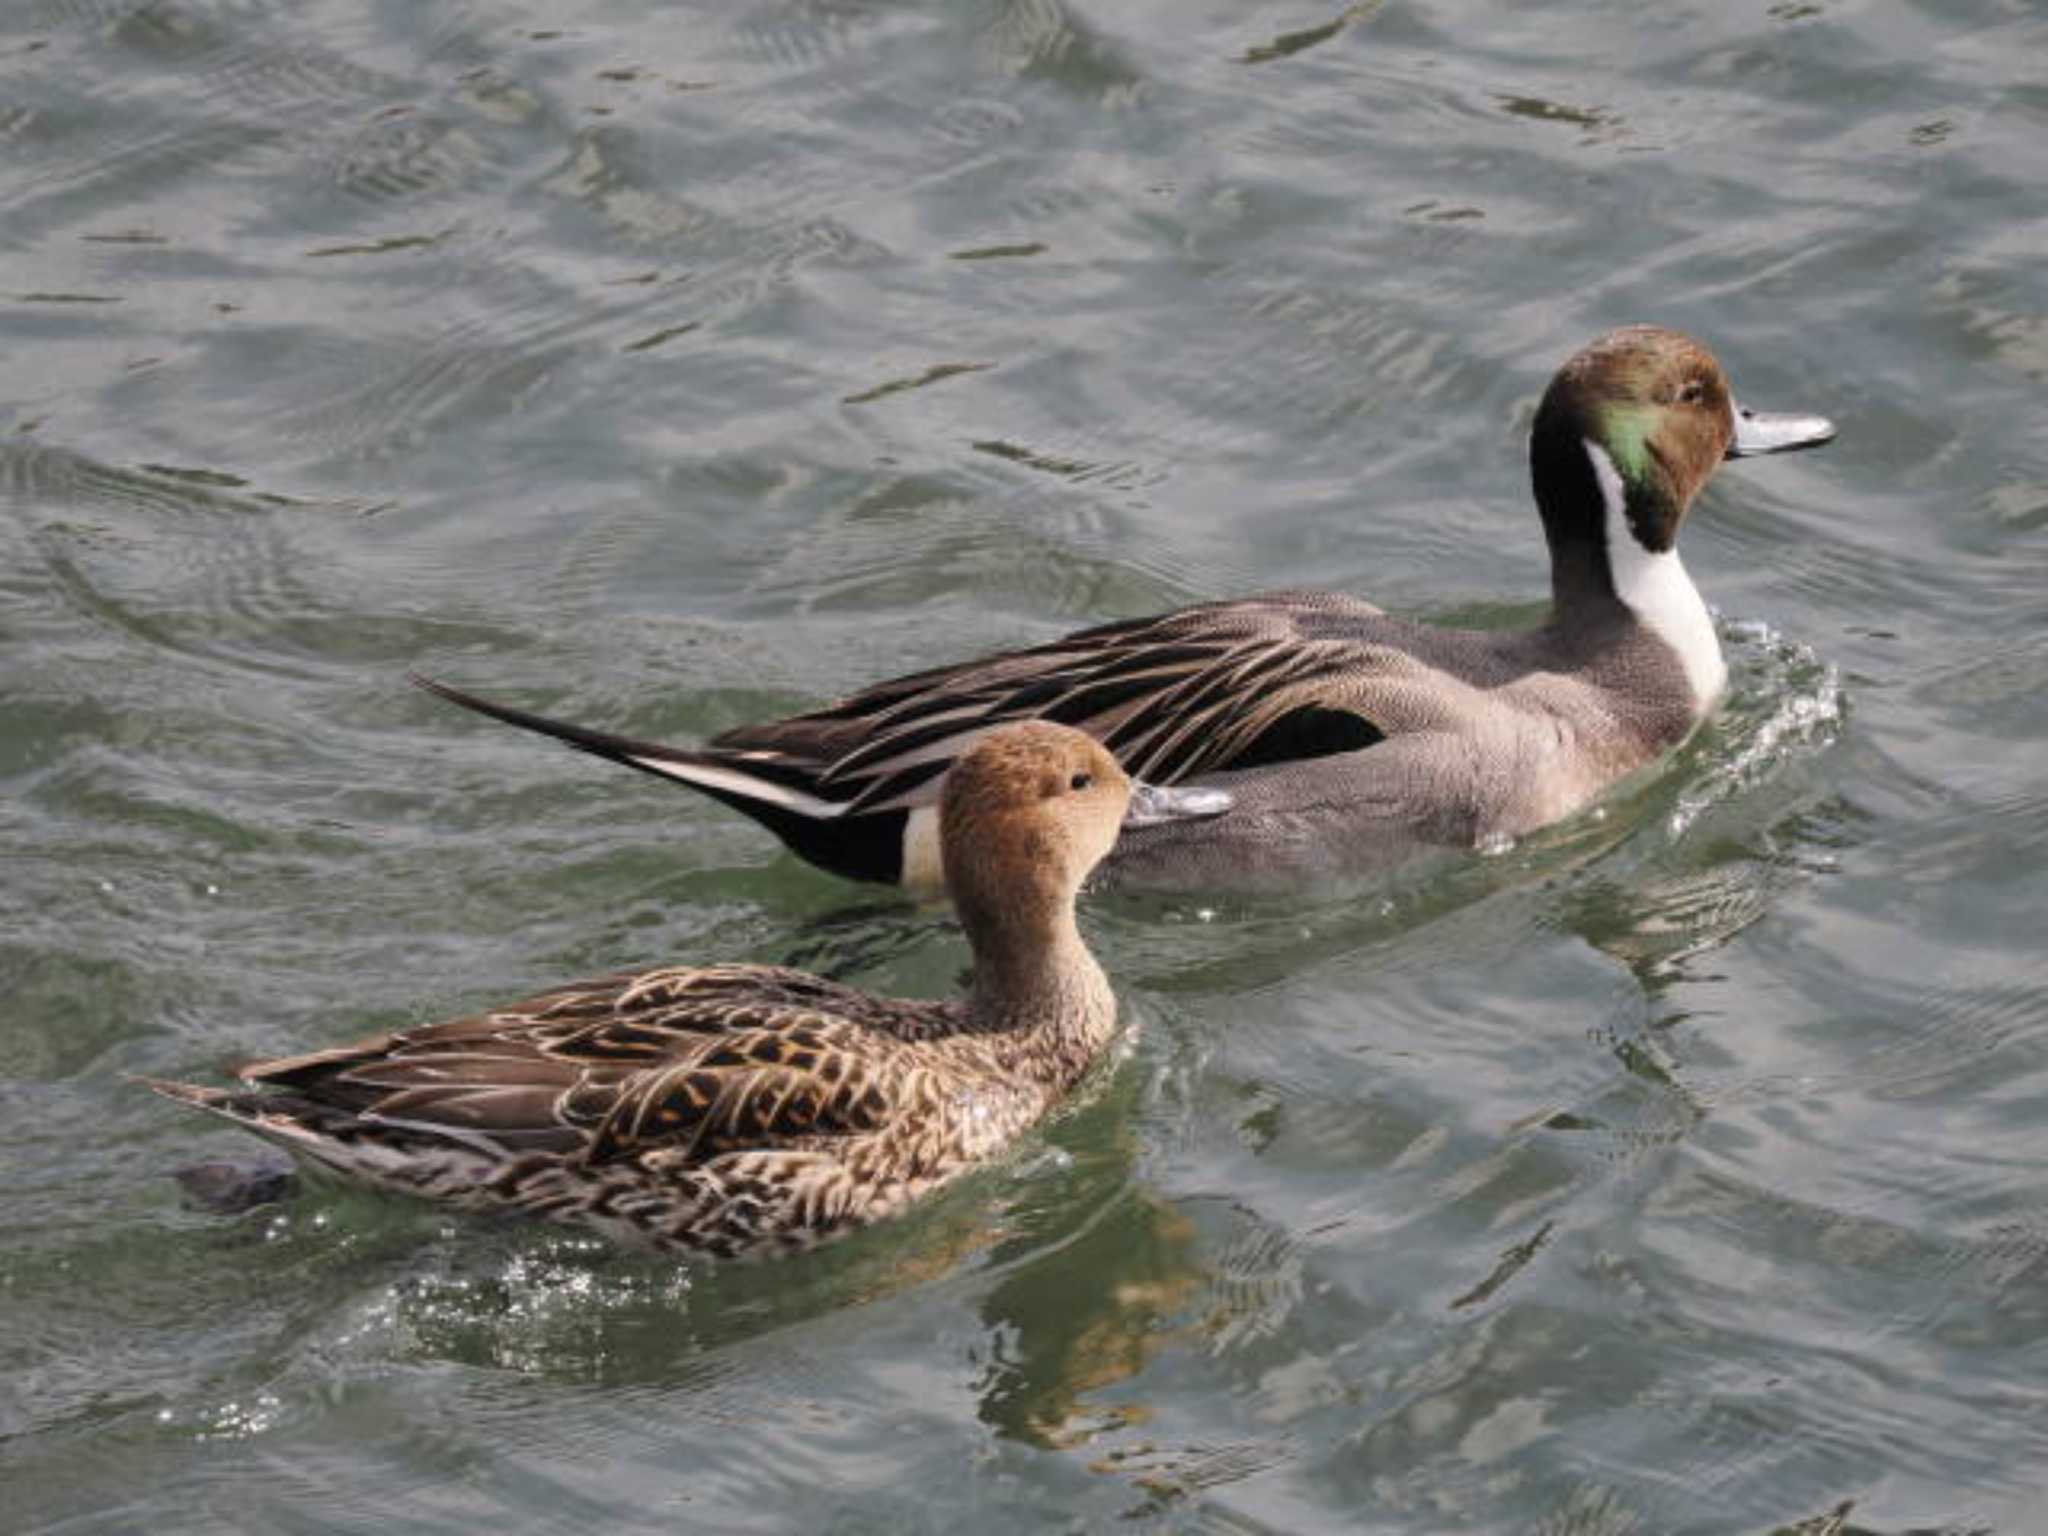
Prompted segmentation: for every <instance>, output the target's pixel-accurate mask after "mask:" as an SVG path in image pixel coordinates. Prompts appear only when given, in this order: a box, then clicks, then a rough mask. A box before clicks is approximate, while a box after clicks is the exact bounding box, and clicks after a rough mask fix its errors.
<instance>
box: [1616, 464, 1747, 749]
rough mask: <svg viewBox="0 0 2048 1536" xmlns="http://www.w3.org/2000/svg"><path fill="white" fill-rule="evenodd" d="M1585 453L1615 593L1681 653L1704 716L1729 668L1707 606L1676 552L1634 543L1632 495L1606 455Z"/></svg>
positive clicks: (1652, 630) (1718, 692)
mask: <svg viewBox="0 0 2048 1536" xmlns="http://www.w3.org/2000/svg"><path fill="white" fill-rule="evenodd" d="M1586 453H1587V455H1588V456H1589V457H1590V458H1591V459H1592V461H1593V474H1594V476H1595V477H1596V478H1597V479H1598V480H1599V482H1600V496H1601V499H1602V500H1603V501H1604V502H1605V503H1606V507H1607V568H1608V570H1609V571H1610V572H1611V573H1612V574H1613V577H1614V591H1615V594H1616V596H1618V597H1620V599H1621V600H1622V601H1623V602H1624V603H1626V604H1628V606H1629V608H1630V610H1631V611H1632V612H1633V613H1634V614H1635V616H1636V618H1637V619H1638V620H1639V621H1641V623H1642V624H1643V626H1644V627H1645V628H1647V629H1648V630H1649V631H1650V632H1651V633H1652V634H1654V635H1656V636H1657V638H1658V639H1660V640H1662V641H1663V642H1664V643H1665V644H1666V645H1668V646H1670V647H1671V649H1672V650H1674V651H1676V652H1677V653H1678V659H1679V661H1680V662H1682V663H1683V664H1684V666H1685V676H1686V681H1688V682H1689V683H1691V684H1692V695H1693V699H1694V701H1695V703H1696V704H1697V705H1698V707H1699V708H1700V709H1701V710H1703V711H1704V710H1705V709H1706V707H1707V706H1708V705H1709V704H1711V703H1713V702H1714V700H1715V699H1717V698H1719V697H1720V694H1721V690H1722V689H1723V688H1725V687H1727V686H1728V664H1727V662H1725V661H1723V660H1722V659H1721V641H1720V638H1719V637H1718V636H1717V635H1715V633H1714V621H1713V618H1712V617H1711V616H1710V615H1709V614H1708V613H1707V605H1706V602H1705V600H1704V599H1702V598H1701V596H1700V590H1699V588H1698V587H1695V586H1694V585H1693V584H1692V578H1691V577H1690V576H1688V575H1686V573H1685V562H1684V561H1682V560H1680V559H1679V558H1678V551H1677V550H1675V549H1667V550H1664V551H1662V552H1661V553H1659V552H1656V551H1652V550H1647V549H1645V548H1643V546H1642V545H1640V544H1638V543H1637V542H1636V536H1635V533H1634V531H1633V530H1631V529H1630V527H1629V525H1628V499H1627V498H1628V492H1627V490H1626V489H1625V488H1624V487H1623V485H1622V483H1621V472H1620V471H1619V470H1618V469H1616V468H1615V467H1614V460H1613V459H1612V458H1610V457H1608V453H1607V450H1606V449H1605V448H1602V447H1601V446H1600V445H1599V444H1598V443H1596V442H1593V441H1592V440H1591V439H1590V438H1589V439H1587V440H1586Z"/></svg>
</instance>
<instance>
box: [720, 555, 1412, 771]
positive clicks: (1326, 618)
mask: <svg viewBox="0 0 2048 1536" xmlns="http://www.w3.org/2000/svg"><path fill="white" fill-rule="evenodd" d="M1383 617H1384V616H1383V615H1382V614H1381V613H1380V611H1379V610H1378V609H1376V608H1374V607H1372V606H1371V605H1370V604H1368V603H1363V602H1360V601H1358V600H1357V599H1355V598H1348V597H1344V596H1342V595H1341V594H1332V593H1276V594H1269V595H1266V596H1262V597H1257V598H1248V599H1242V600H1238V601H1233V602H1226V603H1209V604H1203V605H1201V606H1198V607H1194V608H1185V609H1181V610H1179V611H1178V612H1175V613H1170V614H1166V615H1164V616H1162V617H1158V618H1150V619H1138V620H1131V621H1128V622H1125V623H1120V624H1108V625H1103V626H1101V627H1099V628H1096V629H1090V630H1084V631H1082V632H1081V633H1079V634H1075V635H1069V636H1067V637H1065V638H1064V639H1061V640H1056V641H1053V642H1051V643H1049V644H1046V645H1042V646H1037V647H1034V648H1032V649H1030V650H1024V651H1015V652H1011V653H1008V654H1006V655H1002V656H995V657H990V658H987V659H986V660H983V661H977V662H969V663H966V664H965V665H962V666H956V667H948V668H943V669H939V670H936V671H930V672H921V673H917V674H915V675H913V676H910V677H905V678H899V679H897V680H895V681H894V682H889V683H883V684H881V685H879V686H877V687H875V688H872V689H869V690H868V691H867V692H865V693H862V694H859V695H856V696H855V697H853V698H850V699H847V700H845V701H843V702H841V703H839V704H836V705H834V706H832V707H830V708H828V709H824V710H819V711H816V712H814V713H812V714H808V715H800V716H797V717H795V718H794V719H791V720H786V721H779V722H776V723H774V724H772V725H765V726H755V727H747V728H743V729H741V730H737V731H732V732H729V733H727V734H726V735H724V736H721V737H720V738H719V739H718V741H717V742H716V743H715V745H716V746H717V747H719V748H721V749H726V750H730V751H740V752H746V753H748V754H749V755H750V756H751V757H755V758H758V759H760V760H761V762H762V766H763V768H764V769H765V767H766V766H767V765H768V763H769V762H770V761H772V760H773V759H774V758H775V757H777V756H778V755H780V754H784V753H787V754H791V755H801V756H806V757H809V758H811V759H812V760H813V761H814V762H816V763H817V764H818V765H819V766H818V767H817V768H816V769H815V771H814V778H813V782H814V784H815V786H816V788H817V791H818V792H819V793H821V794H824V795H827V796H828V797H830V798H831V799H833V800H842V799H846V800H849V801H850V809H851V810H854V811H883V810H890V809H895V808H899V807H903V806H908V805H916V804H922V803H925V802H927V801H929V800H930V799H931V798H932V793H933V791H932V785H933V781H935V780H936V779H937V778H938V776H939V775H940V774H941V773H943V772H944V770H945V768H946V767H947V766H948V765H949V764H950V763H951V762H952V761H953V759H954V758H955V757H957V756H958V755H959V754H960V753H961V752H962V751H963V750H965V749H966V748H967V747H968V746H969V745H970V744H971V743H972V742H973V741H974V740H975V739H976V738H977V737H978V736H980V735H981V734H982V733H983V732H985V731H987V730H989V729H991V728H993V727H995V726H997V725H999V724H1002V723H1004V722H1006V721H1011V720H1019V719H1031V718H1037V719H1046V720H1057V721H1059V722H1061V723H1062V724H1066V725H1072V726H1075V727H1078V728H1079V729H1082V730H1085V731H1087V732H1088V733H1089V734H1091V735H1093V736H1095V737H1097V738H1098V739H1100V740H1101V741H1103V742H1104V743H1105V744H1106V745H1107V746H1108V747H1109V748H1110V749H1111V750H1112V751H1113V752H1115V753H1116V755H1117V758H1118V760H1119V761H1121V762H1122V763H1123V765H1124V767H1125V768H1126V769H1127V770H1128V771H1130V772H1131V773H1133V774H1136V775H1137V776H1139V777H1141V778H1146V779H1151V780H1153V781H1154V782H1157V783H1164V784H1171V783H1175V782H1177V781H1179V780H1182V779H1187V778H1191V777H1194V776H1196V775H1198V774H1204V773H1213V772H1217V771H1220V770H1223V769H1228V768H1240V767H1248V766H1252V765H1253V764H1254V763H1258V762H1270V761H1279V760H1285V759H1287V758H1289V757H1292V756H1313V755H1317V753H1318V752H1320V751H1328V750H1333V749H1335V747H1333V745H1332V744H1333V743H1334V744H1335V745H1336V746H1341V747H1342V748H1345V749H1349V748H1355V747H1362V746H1367V745H1370V744H1371V743H1372V742H1374V741H1376V740H1378V739H1380V738H1381V737H1382V736H1383V735H1384V734H1385V732H1384V731H1383V730H1382V729H1381V728H1380V727H1379V726H1378V725H1376V724H1375V723H1374V722H1373V721H1372V720H1371V719H1370V718H1368V717H1367V715H1366V714H1365V712H1364V709H1363V708H1362V707H1361V705H1360V704H1359V702H1358V700H1357V691H1358V690H1357V684H1358V681H1359V678H1360V674H1361V672H1367V673H1369V672H1370V671H1372V670H1373V669H1374V668H1375V667H1376V666H1379V665H1383V664H1384V665H1398V664H1399V657H1398V655H1397V654H1396V653H1394V652H1391V651H1387V650H1386V649H1385V648H1383V647H1379V646H1373V645H1368V644H1363V643H1361V640H1360V638H1359V636H1358V627H1359V625H1360V624H1361V622H1364V621H1374V620H1381V619H1383ZM1311 721H1312V722H1313V724H1310V722H1311ZM1311 737H1314V738H1315V739H1313V740H1311Z"/></svg>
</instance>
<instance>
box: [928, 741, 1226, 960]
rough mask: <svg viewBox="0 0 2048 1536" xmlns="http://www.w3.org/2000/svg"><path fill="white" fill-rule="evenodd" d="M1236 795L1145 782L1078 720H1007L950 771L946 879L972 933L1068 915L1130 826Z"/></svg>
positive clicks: (944, 822) (942, 811)
mask: <svg viewBox="0 0 2048 1536" xmlns="http://www.w3.org/2000/svg"><path fill="white" fill-rule="evenodd" d="M1230 803H1231V802H1230V796H1229V795H1228V794H1226V793H1225V792H1223V791H1222V790H1216V789H1197V788H1168V787H1165V786H1161V785H1156V784H1143V783H1140V782H1138V781H1137V780H1134V779H1132V778H1131V777H1130V775H1129V774H1127V773H1125V772H1124V771H1123V769H1122V768H1121V767H1120V766H1119V765H1118V764H1117V760H1116V758H1115V757H1114V756H1112V755H1111V754H1110V752H1109V750H1108V749H1107V748H1106V747H1104V746H1103V745H1102V744H1101V743H1100V742H1098V741H1096V740H1095V739H1094V738H1093V737H1091V736H1088V735H1086V734H1084V733H1083V732H1080V731H1077V730H1075V729H1073V728H1072V727H1071V726H1065V725H1055V724H1053V723H1052V722H1050V721H1045V720H1028V721H1021V722H1019V723H1017V724H1015V725H1006V726H1002V727H1000V728H999V729H997V730H994V731H991V732H989V734H988V735H986V736H984V737H983V738H982V739H981V740H980V741H978V742H977V743H975V745H974V746H973V748H971V749H970V750H969V751H968V752H966V753H965V754H963V755H962V756H961V758H960V759H959V761H957V762H955V763H954V764H953V766H952V767H951V768H950V769H949V770H948V771H947V774H946V787H945V791H944V794H943V797H942V798H941V800H940V802H939V840H940V846H941V848H942V850H943V857H944V861H945V869H946V885H947V888H948V890H949V891H950V892H951V893H952V896H953V901H954V904H955V905H956V906H957V907H958V908H959V909H960V914H961V918H962V920H963V921H964V922H965V923H966V924H967V926H968V932H969V935H970V937H973V936H975V935H976V932H977V928H978V926H979V925H981V924H983V923H988V922H998V923H1004V924H1020V923H1023V922H1024V921H1025V920H1026V918H1027V916H1028V915H1030V914H1032V913H1034V912H1035V913H1038V914H1041V915H1057V914H1070V913H1071V912H1072V909H1073V902H1074V896H1075V894H1076V893H1077V892H1078V891H1079V890H1080V888H1081V883H1082V881H1084V880H1085V879H1087V877H1088V873H1089V871H1090V870H1092V869H1094V868H1095V866H1096V865H1097V864H1099V863H1100V862H1101V861H1102V860H1103V859H1104V858H1105V857H1107V856H1108V854H1109V850H1110V849H1111V848H1113V847H1115V846H1116V840H1117V834H1118V833H1119V832H1120V831H1121V830H1122V829H1123V828H1124V827H1125V826H1142V825H1148V824H1150V823H1153V822H1160V821H1173V820H1179V819H1181V818H1183V817H1196V816H1217V815H1221V814H1222V813H1223V812H1224V811H1226V810H1228V809H1229V808H1230Z"/></svg>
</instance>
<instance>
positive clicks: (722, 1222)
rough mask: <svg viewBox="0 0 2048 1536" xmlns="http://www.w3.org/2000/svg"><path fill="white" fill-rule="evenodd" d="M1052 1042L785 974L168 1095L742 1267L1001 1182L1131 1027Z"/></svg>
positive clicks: (631, 986) (647, 993) (671, 977)
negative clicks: (966, 1184)
mask: <svg viewBox="0 0 2048 1536" xmlns="http://www.w3.org/2000/svg"><path fill="white" fill-rule="evenodd" d="M1113 1014H1114V1005H1113V1004H1111V1005H1110V1006H1109V1007H1107V1008H1102V1009H1100V1010H1099V1012H1098V1014H1097V1016H1096V1017H1093V1018H1091V1019H1089V1020H1088V1021H1087V1025H1086V1027H1083V1028H1080V1029H1076V1030H1070V1031H1065V1032H1063V1034H1064V1035H1068V1036H1071V1037H1072V1040H1071V1045H1069V1046H1066V1047H1065V1048H1063V1046H1062V1043H1061V1042H1058V1041H1048V1040H1036V1039H1032V1038H1030V1037H1028V1036H1020V1035H1019V1034H1017V1033H1014V1032H1012V1031H1010V1030H1007V1029H1004V1028H1001V1027H990V1026H989V1025H987V1024H977V1023H976V1022H975V1020H974V1019H973V1017H972V1016H971V1014H970V1011H969V1009H968V1006H967V1005H966V1004H965V1003H963V1002H958V1001H949V1002H931V1001H922V1000H915V999H882V998H874V997H870V996H868V995H867V994H865V993H862V992H858V991H855V990H854V989H853V988H850V987H844V986H840V985H837V984H835V983H833V982H829V981H824V980H820V979H819V978H817V977H813V976H808V975H806V974H804V973H803V972H800V971H793V970H786V969H782V968H780V967H773V966H751V965H731V966H710V967H701V968H695V967H675V968H670V969H666V970H658V971H649V972H644V973H639V974H634V975H626V976H611V977H604V978H601V979H598V980H593V981H584V982H578V983H575V984H573V985H570V986H565V987H560V988H557V989H555V990H554V991H551V992H547V993H543V994H542V995H540V996H538V997H534V998H530V999H528V1000H526V1001H524V1002H521V1003H516V1004H513V1005H511V1006H509V1007H506V1008H500V1009H494V1010H492V1011H491V1012H488V1013H484V1014H479V1015H477V1016H475V1017H473V1018H466V1019H458V1020H455V1021H453V1022H451V1023H446V1024H438V1025H433V1026H430V1027H427V1028H424V1029H416V1030H406V1031H401V1032H399V1033H397V1034H391V1035H384V1036H380V1037H378V1038H376V1039H373V1040H367V1041H364V1042H362V1043H361V1044H358V1045H353V1046H346V1047H342V1048H340V1049H338V1050H331V1051H322V1052H318V1053H315V1054H312V1055H307V1056H300V1057H294V1058H289V1059H286V1060H282V1061H274V1062H266V1063H261V1064H258V1065H255V1066H252V1067H250V1068H247V1069H245V1070H244V1071H243V1072H242V1074H241V1076H242V1077H243V1080H244V1081H245V1083H247V1084H248V1085H249V1087H248V1089H247V1090H243V1091H236V1090H218V1089H207V1088H194V1087H190V1086H188V1085H183V1084H163V1085H159V1086H161V1087H163V1088H164V1089H165V1091H167V1092H170V1093H172V1094H173V1095H174V1096H175V1097H178V1098H181V1099H184V1100H186V1101H187V1102H190V1103H194V1104H197V1105H200V1106H201V1107H203V1108H206V1109H210V1110H213V1111H215V1112H216V1113H219V1114H221V1115H224V1116H226V1117H227V1118H229V1119H231V1120H234V1121H236V1122H238V1123H240V1124H242V1125H245V1126H247V1127H248V1128H249V1129H250V1130H253V1131H256V1132H258V1133H259V1134H261V1135H264V1136H266V1137H268V1138H270V1139H271V1140H273V1141H276V1142H278V1143H280V1144H282V1145H283V1146H285V1147H287V1148H289V1149H290V1150H291V1151H293V1152H294V1153H296V1154H298V1155H300V1156H302V1157H306V1158H309V1159H311V1160H312V1161H314V1162H317V1163H320V1164H323V1165H325V1166H327V1167H330V1168H332V1169H334V1170H336V1171H338V1172H340V1173H342V1174H344V1175H346V1176H348V1177H350V1178H353V1179H357V1180H360V1181H362V1182H366V1183H370V1184H373V1185H376V1186H378V1187H380V1188H384V1189H388V1190H394V1191H397V1192H400V1193H404V1194H411V1195H419V1196H424V1197H426V1198H428V1199H432V1200H436V1201H440V1202H442V1203H445V1204H451V1205H456V1206H460V1207H464V1208H468V1209H491V1208H505V1209H511V1210H517V1211H522V1212H525V1213H528V1214H531V1215H537V1216H544V1217H547V1218H549V1219H551V1220H555V1221H564V1222H571V1223H576V1224H580V1225H585V1226H592V1227H597V1228H599V1229H601V1230H603V1231H605V1232H607V1233H608V1234H609V1235H612V1236H614V1237H618V1238H623V1239H626V1240H628V1241H631V1242H634V1243H637V1244H643V1245H652V1246H655V1247H663V1248H682V1249H689V1250H693V1251H697V1252H704V1253H710V1254H715V1255H718V1256H721V1257H742V1256H750V1255H756V1254H759V1253H763V1252H768V1251H790V1250H794V1249H799V1248H806V1247H809V1246H811V1245H812V1244H814V1243H816V1242H818V1241H820V1240H822V1239H825V1238H828V1237H832V1236H835V1235H837V1234H839V1233H841V1232H844V1231H847V1230H850V1229H852V1228H855V1227H859V1226H864V1225H866V1224H868V1223H870V1222H873V1221H878V1220H881V1219H882V1218H884V1217H887V1216H891V1215H894V1214H896V1213H897V1212H898V1211H900V1210H901V1209H903V1208H904V1207H905V1206H906V1205H908V1204H909V1203H910V1202H911V1201H912V1200H915V1199H916V1198H917V1197H919V1196H920V1195H923V1194H925V1193H927V1192H928V1191H930V1190H932V1189H934V1188H936V1187H938V1186H939V1185H941V1184H944V1183H945V1182H946V1181H948V1180H949V1179H952V1178H954V1177H955V1176H957V1175H958V1174H960V1173H962V1172H964V1171H965V1170H967V1169H968V1168H971V1167H973V1166H975V1165H976V1164H978V1163H980V1162H983V1161H985V1160H986V1159H988V1158H989V1157H990V1156H992V1155H993V1154H994V1153H996V1152H997V1151H998V1150H1000V1149H1001V1148H1002V1147H1003V1146H1004V1145H1006V1144H1007V1143H1008V1142H1009V1141H1011V1140H1012V1139H1013V1138H1014V1137H1015V1136H1016V1135H1017V1134H1018V1133H1019V1132H1020V1131H1022V1130H1023V1129H1024V1128H1025V1127H1027V1126H1029V1125H1030V1124H1032V1123H1033V1122H1034V1121H1036V1120H1037V1119H1038V1118H1039V1117H1040V1116H1041V1115H1043V1114H1044V1113H1045V1111H1046V1109H1047V1108H1048V1107H1050V1105H1051V1104H1053V1103H1054V1102H1055V1101H1056V1100H1057V1099H1058V1098H1059V1097H1060V1096H1061V1095H1063V1094H1064V1093H1065V1092H1066V1091H1067V1090H1068V1089H1070V1088H1071V1087H1072V1086H1073V1084H1074V1083H1075V1082H1076V1081H1077V1080H1078V1079H1079V1077H1080V1076H1081V1074H1082V1073H1083V1072H1084V1071H1085V1070H1086V1068H1087V1065H1088V1062H1089V1061H1090V1060H1091V1059H1092V1058H1093V1055H1094V1053H1095V1049H1096V1048H1097V1047H1098V1046H1099V1044H1100V1040H1101V1038H1103V1037H1106V1035H1107V1033H1108V1030H1109V1028H1110V1026H1111V1024H1112V1022H1113Z"/></svg>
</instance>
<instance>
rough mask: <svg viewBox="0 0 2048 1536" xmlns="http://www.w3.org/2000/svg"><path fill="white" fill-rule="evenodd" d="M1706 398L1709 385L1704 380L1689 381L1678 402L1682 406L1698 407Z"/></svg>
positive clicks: (1680, 393)
mask: <svg viewBox="0 0 2048 1536" xmlns="http://www.w3.org/2000/svg"><path fill="white" fill-rule="evenodd" d="M1706 398H1707V385H1706V381H1705V380H1704V379H1688V380H1687V381H1686V385H1685V388H1683V389H1681V390H1680V391H1679V392H1678V400H1679V403H1680V404H1681V405H1698V404H1699V403H1700V402H1701V401H1702V400H1704V399H1706Z"/></svg>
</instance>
